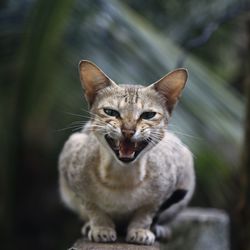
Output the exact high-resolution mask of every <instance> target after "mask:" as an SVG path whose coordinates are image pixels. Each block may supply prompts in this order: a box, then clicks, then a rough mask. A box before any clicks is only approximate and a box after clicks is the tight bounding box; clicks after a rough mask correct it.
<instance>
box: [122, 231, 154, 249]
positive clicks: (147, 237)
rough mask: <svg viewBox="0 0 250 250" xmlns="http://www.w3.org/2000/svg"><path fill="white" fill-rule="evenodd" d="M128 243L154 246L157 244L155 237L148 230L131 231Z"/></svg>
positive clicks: (128, 235) (127, 239) (127, 238)
mask: <svg viewBox="0 0 250 250" xmlns="http://www.w3.org/2000/svg"><path fill="white" fill-rule="evenodd" d="M126 241H127V242H131V243H136V244H142V245H152V244H153V243H154V242H155V235H154V234H153V233H152V232H151V231H150V230H147V229H142V228H138V229H131V230H129V232H128V234H127V237H126Z"/></svg>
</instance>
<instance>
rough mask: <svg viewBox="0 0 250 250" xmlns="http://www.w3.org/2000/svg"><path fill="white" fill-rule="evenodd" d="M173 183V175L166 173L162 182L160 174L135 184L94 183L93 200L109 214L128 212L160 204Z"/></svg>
mask: <svg viewBox="0 0 250 250" xmlns="http://www.w3.org/2000/svg"><path fill="white" fill-rule="evenodd" d="M173 185H174V176H172V175H171V174H169V175H168V178H165V181H164V182H163V181H162V180H161V176H160V177H159V178H158V177H157V176H149V177H147V178H145V180H143V181H142V182H141V183H139V184H138V185H135V186H129V185H128V186H122V185H121V186H116V187H112V186H109V185H108V184H104V183H101V182H97V183H96V187H95V197H96V198H95V201H96V203H97V204H98V206H99V207H101V208H102V209H103V210H104V211H106V212H107V213H110V214H114V215H115V214H124V215H126V214H129V213H131V212H133V211H135V210H136V209H138V208H140V207H142V206H145V205H151V204H155V205H157V204H161V201H162V200H164V197H165V196H166V195H167V193H168V192H171V190H172V187H173Z"/></svg>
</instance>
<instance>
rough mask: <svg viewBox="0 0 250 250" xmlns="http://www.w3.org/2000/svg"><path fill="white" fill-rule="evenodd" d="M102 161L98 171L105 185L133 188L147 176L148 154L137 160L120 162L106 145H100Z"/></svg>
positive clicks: (116, 187)
mask: <svg viewBox="0 0 250 250" xmlns="http://www.w3.org/2000/svg"><path fill="white" fill-rule="evenodd" d="M100 157H101V159H102V160H101V162H100V164H99V166H97V168H98V169H96V173H98V177H99V179H100V181H101V182H102V183H103V185H105V186H107V187H109V188H112V189H124V188H125V189H133V188H134V187H136V186H139V185H140V184H141V183H142V182H143V180H144V179H145V178H147V169H146V156H142V157H141V158H140V159H138V160H137V161H135V162H132V163H122V162H118V161H117V160H116V159H115V157H114V156H113V155H112V154H111V153H110V152H109V151H108V149H106V148H105V147H104V146H100Z"/></svg>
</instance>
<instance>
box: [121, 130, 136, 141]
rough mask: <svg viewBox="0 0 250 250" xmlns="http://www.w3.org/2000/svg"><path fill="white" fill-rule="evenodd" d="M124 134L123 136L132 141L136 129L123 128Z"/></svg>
mask: <svg viewBox="0 0 250 250" xmlns="http://www.w3.org/2000/svg"><path fill="white" fill-rule="evenodd" d="M122 134H123V136H124V137H125V138H128V139H130V138H131V137H132V136H133V135H134V134H135V130H134V129H127V128H123V129H122Z"/></svg>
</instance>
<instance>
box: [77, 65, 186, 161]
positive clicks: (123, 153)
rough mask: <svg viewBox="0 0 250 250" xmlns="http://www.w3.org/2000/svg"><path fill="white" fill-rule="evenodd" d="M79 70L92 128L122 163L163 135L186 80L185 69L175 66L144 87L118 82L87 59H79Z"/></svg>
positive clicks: (135, 155) (133, 159)
mask: <svg viewBox="0 0 250 250" xmlns="http://www.w3.org/2000/svg"><path fill="white" fill-rule="evenodd" d="M79 71H80V79H81V83H82V87H83V89H84V91H85V97H86V99H87V101H88V103H89V106H90V111H91V114H92V119H91V128H92V130H93V131H94V133H95V135H96V136H97V138H98V139H99V141H100V142H101V143H103V144H104V146H106V147H107V148H108V149H109V150H110V152H112V154H113V155H114V157H115V158H116V159H117V160H118V161H120V162H123V163H129V162H133V161H135V160H137V159H138V158H139V157H140V156H141V155H142V154H143V153H144V152H146V151H147V150H148V149H150V148H152V147H153V146H154V145H156V144H157V143H158V142H159V141H160V140H161V139H162V138H163V136H164V131H165V129H166V127H167V123H168V119H169V117H170V116H171V113H172V111H173V108H174V106H175V104H176V103H177V101H178V99H179V97H180V95H181V91H182V89H183V88H184V86H185V83H186V80H187V71H186V70H185V69H177V70H174V71H172V72H170V73H169V74H167V75H166V76H164V77H163V78H161V79H160V80H158V81H157V82H155V83H153V84H151V85H149V86H147V87H144V86H140V85H117V84H116V83H115V82H114V81H112V80H111V79H110V78H109V77H108V76H107V75H106V74H105V73H104V72H103V71H102V70H101V69H99V68H98V67H97V66H96V65H95V64H93V63H92V62H90V61H81V62H80V64H79Z"/></svg>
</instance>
